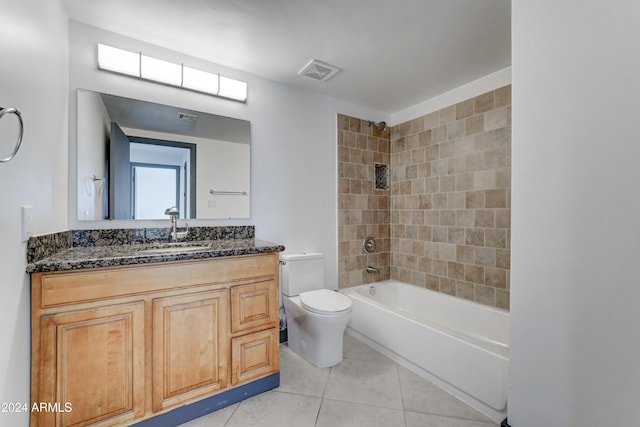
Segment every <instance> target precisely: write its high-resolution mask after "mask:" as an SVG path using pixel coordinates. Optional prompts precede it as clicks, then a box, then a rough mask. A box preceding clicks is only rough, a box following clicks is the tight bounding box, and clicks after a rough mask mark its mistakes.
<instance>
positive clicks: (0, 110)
mask: <svg viewBox="0 0 640 427" xmlns="http://www.w3.org/2000/svg"><path fill="white" fill-rule="evenodd" d="M5 114H15V116H16V117H17V118H18V137H17V138H16V145H15V147H14V149H13V152H12V153H11V154H10V155H9V156H8V157H5V158H3V159H0V163H6V162H8V161H9V160H11V159H13V157H14V156H15V155H16V154H17V153H18V150H19V149H20V144H22V133H23V131H24V125H23V123H22V115H21V114H20V111H18V110H17V109H15V108H13V107H8V108H2V107H0V119H1V118H2V117H4V115H5Z"/></svg>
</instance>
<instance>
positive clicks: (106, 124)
mask: <svg viewBox="0 0 640 427" xmlns="http://www.w3.org/2000/svg"><path fill="white" fill-rule="evenodd" d="M76 102H77V103H78V105H79V106H80V108H81V109H82V111H84V114H83V116H84V117H87V118H88V120H84V121H82V122H81V123H79V124H78V130H77V135H78V140H80V141H82V144H80V145H81V147H82V150H80V152H79V153H78V158H80V159H82V161H79V162H78V172H77V174H78V175H77V176H78V177H79V179H78V185H77V187H76V191H77V194H78V209H77V212H78V218H83V219H94V218H104V189H105V184H106V181H105V178H106V177H107V174H108V173H109V171H107V170H106V167H105V166H106V165H105V160H104V157H105V153H106V152H107V143H108V136H109V132H110V131H111V120H110V118H109V113H107V109H106V108H105V106H104V102H103V101H102V98H101V97H100V95H99V94H97V93H95V92H89V91H86V92H82V94H78V97H77V98H76ZM93 177H96V178H98V179H102V180H101V181H95V180H94V179H93Z"/></svg>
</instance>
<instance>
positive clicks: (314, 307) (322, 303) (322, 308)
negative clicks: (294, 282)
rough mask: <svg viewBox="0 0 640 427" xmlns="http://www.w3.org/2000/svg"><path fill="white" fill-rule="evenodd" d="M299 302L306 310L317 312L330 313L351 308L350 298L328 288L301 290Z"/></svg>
mask: <svg viewBox="0 0 640 427" xmlns="http://www.w3.org/2000/svg"><path fill="white" fill-rule="evenodd" d="M300 303H301V304H302V306H303V307H304V308H306V309H307V310H309V311H312V312H314V313H318V314H332V313H337V312H340V311H346V310H349V309H351V299H350V298H349V297H348V296H346V295H343V294H341V293H340V292H335V291H331V290H329V289H318V290H317V291H309V292H302V293H301V294H300Z"/></svg>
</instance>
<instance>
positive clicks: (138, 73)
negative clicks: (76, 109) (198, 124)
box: [98, 43, 247, 102]
mask: <svg viewBox="0 0 640 427" xmlns="http://www.w3.org/2000/svg"><path fill="white" fill-rule="evenodd" d="M98 68H99V69H101V70H107V71H112V72H114V73H119V74H125V75H127V76H132V77H137V78H139V79H144V80H150V81H154V82H158V83H163V84H166V85H170V86H176V87H180V88H183V89H188V90H193V91H196V92H202V93H206V94H209V95H214V96H218V97H221V98H228V99H233V100H235V101H242V102H246V101H247V83H246V82H243V81H240V80H236V79H232V78H229V77H225V76H221V75H220V74H217V73H209V72H206V71H202V70H197V69H195V68H191V67H187V66H185V65H184V64H176V63H174V62H169V61H164V60H162V59H157V58H153V57H150V56H147V55H143V54H142V53H141V52H138V53H136V52H130V51H128V50H124V49H118V48H115V47H112V46H107V45H104V44H102V43H98Z"/></svg>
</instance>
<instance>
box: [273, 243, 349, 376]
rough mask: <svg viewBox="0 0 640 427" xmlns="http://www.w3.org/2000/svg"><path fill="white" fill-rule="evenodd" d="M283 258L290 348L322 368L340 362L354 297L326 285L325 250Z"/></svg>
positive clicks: (284, 295)
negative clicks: (323, 252) (323, 251)
mask: <svg viewBox="0 0 640 427" xmlns="http://www.w3.org/2000/svg"><path fill="white" fill-rule="evenodd" d="M281 260H282V262H283V266H282V270H283V271H282V275H281V277H282V300H283V304H284V311H285V314H286V319H287V335H288V343H287V344H288V346H289V348H291V350H293V351H294V352H295V353H297V354H298V355H300V356H302V358H304V359H305V360H306V361H307V362H309V363H311V364H312V365H315V366H317V367H319V368H326V367H330V366H334V365H337V364H338V363H340V362H341V361H342V356H343V337H344V330H345V328H346V327H347V323H349V318H350V314H351V299H350V298H349V297H347V296H346V295H343V294H341V293H338V292H336V291H332V290H329V289H325V288H324V259H323V255H322V254H318V253H314V254H282V255H281Z"/></svg>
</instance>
